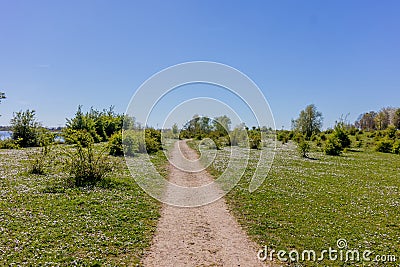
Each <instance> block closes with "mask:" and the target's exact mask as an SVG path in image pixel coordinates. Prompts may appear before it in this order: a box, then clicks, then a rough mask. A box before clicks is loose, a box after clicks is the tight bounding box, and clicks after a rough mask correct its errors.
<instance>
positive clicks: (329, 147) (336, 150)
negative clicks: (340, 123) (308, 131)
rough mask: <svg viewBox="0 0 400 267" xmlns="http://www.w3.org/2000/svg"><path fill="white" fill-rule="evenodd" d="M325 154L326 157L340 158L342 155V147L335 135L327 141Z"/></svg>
mask: <svg viewBox="0 0 400 267" xmlns="http://www.w3.org/2000/svg"><path fill="white" fill-rule="evenodd" d="M324 152H325V154H326V155H330V156H339V155H340V154H341V153H342V146H341V144H340V141H339V139H338V138H337V137H336V136H335V135H332V136H330V137H329V138H328V139H327V140H326V142H325V146H324Z"/></svg>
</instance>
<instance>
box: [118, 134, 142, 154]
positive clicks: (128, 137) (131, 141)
mask: <svg viewBox="0 0 400 267" xmlns="http://www.w3.org/2000/svg"><path fill="white" fill-rule="evenodd" d="M126 132H127V131H126ZM127 133H128V132H127ZM122 146H123V151H124V154H125V156H129V157H133V156H134V155H135V147H137V150H139V143H138V139H135V138H134V136H133V135H132V134H124V136H123V139H122Z"/></svg>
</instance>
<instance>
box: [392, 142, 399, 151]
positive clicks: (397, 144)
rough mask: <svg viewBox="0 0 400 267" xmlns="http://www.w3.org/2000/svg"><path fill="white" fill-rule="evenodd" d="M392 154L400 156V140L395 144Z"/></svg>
mask: <svg viewBox="0 0 400 267" xmlns="http://www.w3.org/2000/svg"><path fill="white" fill-rule="evenodd" d="M392 153H394V154H400V140H397V141H396V142H394V144H393V148H392Z"/></svg>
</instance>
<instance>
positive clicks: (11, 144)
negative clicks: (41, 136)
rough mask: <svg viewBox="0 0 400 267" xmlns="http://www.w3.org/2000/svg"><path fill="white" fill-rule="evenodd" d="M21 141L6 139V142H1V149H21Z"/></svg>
mask: <svg viewBox="0 0 400 267" xmlns="http://www.w3.org/2000/svg"><path fill="white" fill-rule="evenodd" d="M19 141H20V139H18V140H13V139H5V140H0V149H19V148H21V147H20V146H19Z"/></svg>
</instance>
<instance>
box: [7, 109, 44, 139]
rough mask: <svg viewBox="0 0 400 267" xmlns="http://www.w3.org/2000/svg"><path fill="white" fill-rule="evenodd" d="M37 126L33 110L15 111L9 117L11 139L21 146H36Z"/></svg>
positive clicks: (38, 125)
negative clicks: (11, 116)
mask: <svg viewBox="0 0 400 267" xmlns="http://www.w3.org/2000/svg"><path fill="white" fill-rule="evenodd" d="M39 127H40V124H39V123H38V122H37V121H36V114H35V111H34V110H29V109H28V110H26V111H19V112H16V113H14V116H13V118H12V119H11V130H12V132H13V134H12V139H14V140H18V144H19V146H21V147H30V146H37V145H38V133H37V131H38V129H39Z"/></svg>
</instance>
